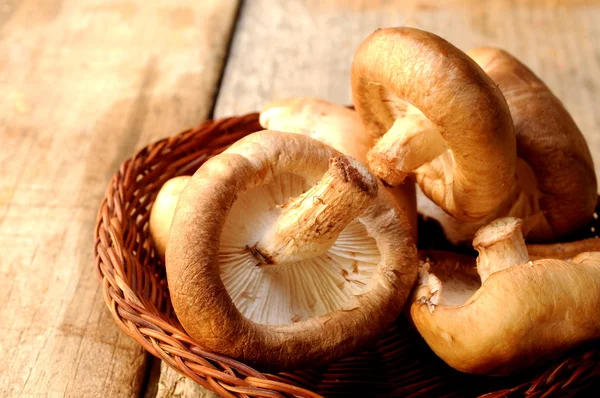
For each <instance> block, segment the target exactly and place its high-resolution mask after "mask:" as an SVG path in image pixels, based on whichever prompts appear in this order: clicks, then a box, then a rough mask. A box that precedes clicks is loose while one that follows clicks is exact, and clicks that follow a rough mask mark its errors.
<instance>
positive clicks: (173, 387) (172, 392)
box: [144, 361, 219, 398]
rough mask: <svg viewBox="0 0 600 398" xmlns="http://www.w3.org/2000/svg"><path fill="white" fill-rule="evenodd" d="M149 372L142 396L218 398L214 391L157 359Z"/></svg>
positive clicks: (153, 397)
mask: <svg viewBox="0 0 600 398" xmlns="http://www.w3.org/2000/svg"><path fill="white" fill-rule="evenodd" d="M153 366H154V368H153V371H152V373H151V374H150V381H149V386H148V388H147V390H146V394H145V395H144V398H187V397H189V398H218V397H219V394H217V393H214V392H212V391H210V390H207V389H206V388H204V387H202V386H201V385H200V384H198V383H196V382H195V381H193V380H192V379H189V378H187V377H185V376H182V375H180V374H179V373H177V372H175V371H174V370H173V369H171V368H170V367H168V366H167V365H166V364H165V363H164V362H162V361H157V362H156V363H154V365H153Z"/></svg>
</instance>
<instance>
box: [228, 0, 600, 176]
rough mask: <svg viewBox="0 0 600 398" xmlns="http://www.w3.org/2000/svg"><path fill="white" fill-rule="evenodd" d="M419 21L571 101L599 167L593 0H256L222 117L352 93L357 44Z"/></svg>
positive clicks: (345, 98)
mask: <svg viewBox="0 0 600 398" xmlns="http://www.w3.org/2000/svg"><path fill="white" fill-rule="evenodd" d="M402 25H406V26H413V27H417V28H421V29H425V30H428V31H431V32H434V33H436V34H438V35H440V36H442V37H444V38H445V39H447V40H449V41H450V42H451V43H453V44H455V45H456V46H457V47H459V48H461V49H463V50H469V49H471V48H473V47H476V46H482V45H491V46H499V47H502V48H505V49H506V50H508V51H509V52H511V53H513V54H514V55H516V56H517V57H519V58H520V59H521V60H522V61H523V62H525V63H526V64H527V65H528V66H530V67H531V68H532V69H533V70H534V71H535V72H536V73H537V74H538V75H539V76H540V77H542V79H543V80H544V81H545V82H546V83H547V84H548V85H549V86H550V88H551V89H552V90H553V91H554V92H555V94H556V95H557V96H558V97H559V98H560V99H561V100H562V101H563V102H564V103H565V105H566V107H567V109H568V110H569V111H570V112H571V113H572V115H573V117H574V118H575V120H576V122H577V123H578V125H579V127H580V128H581V130H582V131H583V132H584V134H585V136H586V138H587V140H588V144H589V146H590V149H591V151H592V153H593V156H594V158H595V161H596V162H595V163H596V174H597V175H600V134H598V131H599V129H600V114H599V113H598V112H597V111H596V104H595V101H594V98H595V96H596V95H597V94H598V90H599V85H600V83H598V82H599V81H600V40H599V38H600V2H598V1H594V0H575V1H564V2H563V1H559V0H525V1H523V0H508V1H505V0H490V1H479V0H462V1H458V0H441V1H438V0H413V1H387V0H375V1H369V0H362V1H354V2H350V1H345V0H301V1H294V2H287V1H276V2H272V1H270V0H256V1H252V2H247V3H246V4H245V5H244V7H243V9H242V13H241V17H240V20H239V22H238V28H237V34H236V36H235V38H234V41H233V44H232V53H231V56H230V58H229V60H228V63H227V67H226V73H225V76H224V80H223V84H222V87H221V90H220V93H219V96H218V101H217V107H216V115H217V116H226V115H231V114H241V113H247V112H252V111H256V110H259V109H260V108H261V107H262V106H264V105H265V104H266V103H267V102H268V101H270V100H272V99H277V98H282V97H295V96H319V97H323V98H326V99H329V100H332V101H336V102H338V103H342V104H348V103H350V101H351V93H350V76H349V70H350V65H351V61H352V56H353V53H354V51H355V49H356V47H357V46H358V45H359V44H360V42H361V41H362V40H363V39H364V38H365V37H366V36H367V35H369V34H370V33H371V32H373V31H374V30H376V29H377V28H381V27H389V26H402Z"/></svg>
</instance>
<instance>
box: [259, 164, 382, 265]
mask: <svg viewBox="0 0 600 398" xmlns="http://www.w3.org/2000/svg"><path fill="white" fill-rule="evenodd" d="M377 190H378V186H377V179H376V178H375V177H374V176H373V175H372V174H371V173H369V171H368V170H367V168H366V167H365V166H363V165H362V164H360V163H359V162H358V161H356V160H354V159H353V158H351V157H349V156H338V157H335V158H333V159H331V161H330V163H329V170H328V171H327V173H325V175H324V176H323V178H322V179H321V181H319V182H318V183H317V184H316V185H315V186H313V187H312V188H311V189H309V190H308V191H306V192H305V193H304V194H302V195H300V196H299V197H297V198H293V199H291V200H290V201H289V202H288V203H286V204H285V205H283V206H282V212H281V215H280V216H279V218H278V219H277V220H276V221H275V223H274V224H273V225H272V227H271V228H270V229H269V230H268V231H267V232H266V233H265V234H264V235H263V236H262V237H261V239H260V240H259V241H258V242H257V243H256V244H254V245H252V246H249V247H248V250H250V252H252V254H254V255H255V256H256V257H257V258H258V259H259V260H260V261H261V262H262V263H264V264H283V263H291V262H296V261H300V260H303V259H306V258H311V257H315V256H318V255H321V254H323V253H325V252H326V251H327V250H328V249H329V248H330V247H331V246H332V245H333V243H334V242H335V241H336V240H337V238H338V236H339V234H340V233H341V232H342V231H343V230H344V228H345V227H346V226H347V225H348V224H349V223H350V222H351V221H352V220H354V219H355V218H356V217H358V216H359V215H360V214H362V213H363V212H364V211H365V209H366V208H367V207H368V206H369V205H370V203H371V201H372V200H373V199H374V198H375V197H376V196H377Z"/></svg>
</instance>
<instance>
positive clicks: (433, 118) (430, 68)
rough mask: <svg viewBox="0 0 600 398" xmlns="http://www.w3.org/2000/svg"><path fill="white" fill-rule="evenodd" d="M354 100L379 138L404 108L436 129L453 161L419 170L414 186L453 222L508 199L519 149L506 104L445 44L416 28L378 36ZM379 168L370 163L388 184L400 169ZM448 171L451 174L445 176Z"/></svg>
mask: <svg viewBox="0 0 600 398" xmlns="http://www.w3.org/2000/svg"><path fill="white" fill-rule="evenodd" d="M352 95H353V99H354V104H355V106H356V111H357V112H358V114H359V116H360V118H361V120H362V122H363V124H364V126H365V128H366V130H367V131H368V132H369V133H370V134H371V135H372V136H373V137H380V136H382V135H384V134H385V133H386V132H387V131H388V130H390V128H392V127H393V125H394V122H395V121H396V119H398V118H399V116H400V115H398V112H397V111H396V108H397V103H398V102H399V100H403V101H406V102H408V103H410V104H412V105H413V106H414V107H416V108H418V109H419V110H420V111H421V112H422V113H423V114H424V115H425V117H426V118H427V119H429V121H430V122H431V123H432V124H433V126H435V128H436V129H437V131H439V133H440V134H441V135H442V137H443V138H444V139H445V141H446V143H447V146H448V148H449V151H448V152H449V154H446V156H445V157H444V156H439V157H437V158H435V159H433V161H431V162H429V163H427V164H425V165H424V166H422V167H420V168H419V169H418V172H417V174H416V178H417V182H418V183H419V185H420V186H421V188H422V190H423V192H424V193H425V194H426V195H427V196H428V197H430V198H431V199H432V200H433V201H434V202H435V203H437V204H439V205H440V206H441V207H442V208H443V209H444V210H445V211H447V212H448V213H450V214H451V215H453V216H454V217H456V218H459V219H462V220H477V219H480V218H482V217H485V216H486V215H488V214H489V213H490V212H491V211H493V210H495V209H496V208H497V207H498V206H499V205H500V204H501V203H502V202H503V201H504V200H505V199H506V197H507V195H508V194H509V193H510V190H508V189H507V187H510V186H512V185H513V184H514V170H515V157H516V141H515V133H514V128H513V125H512V120H511V118H510V114H509V111H508V106H507V104H506V101H505V100H504V97H503V96H502V94H501V93H500V91H499V90H498V88H497V87H496V85H495V84H494V83H493V82H492V80H491V79H490V78H489V77H488V76H487V75H486V74H485V73H484V72H483V71H482V70H481V68H480V67H479V66H477V64H476V63H475V62H474V61H473V60H472V59H470V58H469V57H468V56H467V55H466V54H464V53H463V52H462V51H460V50H459V49H457V48H456V47H454V46H453V45H451V44H450V43H448V42H447V41H445V40H443V39H442V38H440V37H438V36H436V35H434V34H431V33H428V32H424V31H421V30H418V29H413V28H391V29H379V30H378V31H376V32H375V33H373V34H372V35H371V36H369V37H368V38H367V39H366V40H365V41H364V42H363V43H362V44H361V45H360V47H359V49H358V50H357V52H356V54H355V56H354V61H353V64H352ZM441 104H443V106H441ZM369 156H371V154H370V155H369ZM373 160H374V161H373ZM377 163H378V162H377V159H372V158H370V159H369V165H370V167H371V168H372V169H373V171H374V172H375V173H376V174H377V175H378V176H379V177H381V178H383V179H384V180H385V179H386V173H385V170H392V169H395V164H386V163H385V162H384V164H383V166H382V167H378V166H377ZM448 164H449V165H450V166H451V167H450V168H451V169H452V172H451V173H447V172H445V170H444V169H445V168H447V167H448V166H447V165H448ZM388 182H389V181H388Z"/></svg>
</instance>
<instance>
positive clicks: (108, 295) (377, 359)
mask: <svg viewBox="0 0 600 398" xmlns="http://www.w3.org/2000/svg"><path fill="white" fill-rule="evenodd" d="M258 130H261V127H260V125H259V124H258V115H257V114H249V115H245V116H241V117H232V118H226V119H220V120H216V121H207V122H205V123H203V124H201V125H200V126H198V127H196V128H194V129H191V130H188V131H185V132H183V133H180V134H178V135H175V136H172V137H169V138H166V139H164V140H161V141H158V142H156V143H154V144H151V145H149V146H147V147H145V148H143V149H142V150H140V151H139V152H138V153H136V154H135V155H134V156H133V157H131V158H130V159H127V160H126V161H125V162H123V164H122V165H121V167H120V168H119V170H118V172H117V173H116V174H115V176H114V177H113V179H112V181H111V182H110V184H109V185H108V188H107V190H106V194H105V198H104V199H103V201H102V203H101V205H100V209H99V211H98V218H97V224H96V229H95V244H94V254H95V271H96V273H97V276H98V279H99V280H100V283H101V284H102V288H103V294H104V300H105V302H106V305H107V306H108V309H109V310H110V312H111V314H112V315H113V318H114V320H115V322H116V323H117V325H118V326H119V327H120V328H121V329H122V330H123V331H125V333H127V334H128V335H129V336H131V337H132V338H134V339H135V340H136V341H138V342H139V343H140V344H141V345H142V346H143V347H144V348H145V349H146V350H147V351H148V352H150V353H151V354H152V355H154V356H156V357H157V358H160V359H162V360H163V361H165V362H166V363H167V364H168V365H169V366H171V367H172V368H174V369H175V370H177V371H178V372H179V373H181V374H183V375H185V376H187V377H189V378H191V379H193V380H195V381H196V382H198V383H199V384H201V385H202V386H204V387H206V388H208V389H210V390H212V391H215V392H217V393H219V394H221V395H222V396H225V397H248V396H257V397H285V396H294V395H296V396H302V397H318V396H320V395H323V396H393V395H397V396H436V397H440V396H474V395H480V394H486V393H487V394H486V397H501V396H523V395H526V396H530V397H548V396H558V395H560V396H562V395H565V394H569V395H571V394H573V393H575V392H577V391H579V392H581V391H588V392H589V391H597V390H600V383H599V380H600V342H598V341H595V342H591V343H588V344H585V345H583V346H581V347H579V348H577V349H575V350H573V351H572V352H571V353H570V355H569V356H568V357H563V358H561V359H559V360H557V361H555V362H553V363H552V364H550V365H549V366H547V367H546V368H544V369H536V370H532V371H531V372H530V373H528V374H521V375H518V376H514V377H504V378H491V377H483V376H470V375H465V374H462V373H459V372H456V371H454V370H453V369H451V368H449V367H448V366H447V365H445V364H444V363H443V362H442V361H441V360H439V359H438V358H437V357H436V356H435V355H434V354H433V353H432V352H431V350H430V349H429V348H428V347H427V345H426V344H425V343H424V342H423V340H422V339H421V338H420V336H419V335H418V334H417V333H416V332H415V331H414V330H413V329H412V328H411V327H410V325H409V324H408V322H407V321H406V319H405V317H404V316H400V317H399V318H398V319H397V321H396V324H395V325H394V326H393V327H392V328H390V330H389V331H388V332H387V333H386V335H384V336H383V337H382V338H381V339H380V340H379V341H377V342H374V343H373V345H372V346H371V347H369V348H368V349H367V350H365V351H363V352H361V353H357V354H356V355H353V356H351V357H348V358H344V359H342V360H340V361H338V362H336V363H334V364H331V365H328V366H325V367H323V366H321V367H319V366H315V367H314V368H311V369H306V370H302V371H295V372H289V373H280V374H269V373H263V372H261V371H259V370H256V369H254V368H252V367H251V366H248V365H246V364H243V363H240V362H238V361H235V360H233V359H231V358H227V357H224V356H222V355H219V354H216V353H212V352H209V351H207V350H206V349H203V348H202V346H201V343H200V342H196V341H194V340H193V339H192V338H191V337H190V336H188V335H187V333H186V332H185V331H184V330H183V328H182V327H181V325H180V324H179V322H178V321H177V319H176V317H175V315H174V313H173V309H172V306H171V303H170V300H169V293H168V287H167V284H166V276H165V269H164V266H163V264H162V263H161V261H160V260H159V258H158V256H157V254H156V253H155V251H154V247H153V244H152V241H151V238H150V234H149V231H148V219H149V216H150V208H151V206H152V203H153V202H154V199H155V198H156V195H157V193H158V191H159V190H160V188H161V186H162V185H163V184H164V183H165V182H166V181H167V180H168V179H170V178H173V177H175V176H179V175H191V174H193V173H194V172H195V170H196V169H197V168H198V167H199V166H200V165H201V164H202V163H203V162H204V161H206V160H207V159H208V158H209V157H211V156H213V155H216V154H218V153H220V152H222V151H223V150H225V149H226V148H227V147H228V146H229V145H230V144H232V143H233V142H235V141H237V140H238V139H240V138H242V137H244V136H245V135H247V134H250V133H252V132H254V131H258ZM423 225H425V224H423ZM597 229H598V228H597Z"/></svg>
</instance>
